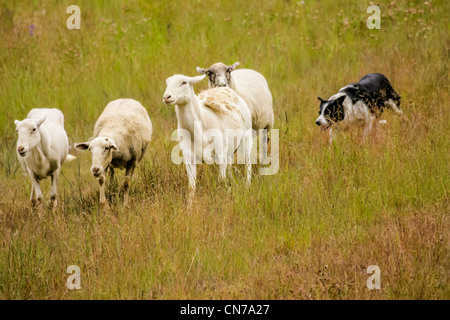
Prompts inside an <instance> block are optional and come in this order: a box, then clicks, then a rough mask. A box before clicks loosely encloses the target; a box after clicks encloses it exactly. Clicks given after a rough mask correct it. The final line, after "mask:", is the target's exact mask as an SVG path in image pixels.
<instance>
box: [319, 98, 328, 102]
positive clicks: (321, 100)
mask: <svg viewBox="0 0 450 320" xmlns="http://www.w3.org/2000/svg"><path fill="white" fill-rule="evenodd" d="M317 99H319V100H320V102H327V100H323V99H322V98H321V97H317Z"/></svg>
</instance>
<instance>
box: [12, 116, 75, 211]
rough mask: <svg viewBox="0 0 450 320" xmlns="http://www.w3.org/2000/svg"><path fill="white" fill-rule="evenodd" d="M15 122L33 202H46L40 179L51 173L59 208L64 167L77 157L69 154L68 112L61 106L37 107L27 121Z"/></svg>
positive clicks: (52, 197) (53, 196)
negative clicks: (65, 121)
mask: <svg viewBox="0 0 450 320" xmlns="http://www.w3.org/2000/svg"><path fill="white" fill-rule="evenodd" d="M14 123H15V125H16V131H17V133H18V135H19V138H18V141H17V150H16V151H17V157H18V159H19V162H20V165H21V166H22V168H23V169H24V170H25V172H27V173H28V175H29V176H30V178H31V183H32V186H31V197H30V198H31V202H32V205H33V206H37V205H41V204H42V200H43V194H42V191H41V187H40V185H39V180H43V179H47V178H48V177H49V176H50V177H51V179H52V183H51V189H50V205H51V206H52V207H53V208H54V209H55V208H56V206H57V204H58V200H57V194H58V178H59V173H60V170H61V166H62V164H63V163H64V161H66V160H68V161H70V160H73V159H74V158H75V157H73V156H71V155H69V154H68V153H69V139H68V137H67V133H66V131H65V130H64V115H63V113H62V112H61V111H60V110H58V109H46V108H42V109H33V110H31V111H30V112H29V113H28V116H27V118H26V119H25V120H22V121H19V120H15V121H14Z"/></svg>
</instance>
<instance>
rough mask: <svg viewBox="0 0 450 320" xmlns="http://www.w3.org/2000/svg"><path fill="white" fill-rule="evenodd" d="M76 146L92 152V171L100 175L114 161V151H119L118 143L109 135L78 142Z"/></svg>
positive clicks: (95, 174) (97, 175)
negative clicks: (108, 136)
mask: <svg viewBox="0 0 450 320" xmlns="http://www.w3.org/2000/svg"><path fill="white" fill-rule="evenodd" d="M75 148H76V149H79V150H88V149H89V151H90V152H91V154H92V166H91V173H92V174H93V175H94V176H95V177H97V178H98V177H100V176H101V175H102V174H103V172H104V171H105V170H106V168H108V166H109V164H110V163H111V161H112V156H113V151H119V148H117V146H116V143H115V142H114V141H113V140H112V139H111V138H107V137H97V138H95V139H93V140H91V141H88V142H81V143H76V144H75Z"/></svg>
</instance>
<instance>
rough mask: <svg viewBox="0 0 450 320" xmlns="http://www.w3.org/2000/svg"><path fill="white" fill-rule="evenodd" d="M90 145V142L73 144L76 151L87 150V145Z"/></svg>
mask: <svg viewBox="0 0 450 320" xmlns="http://www.w3.org/2000/svg"><path fill="white" fill-rule="evenodd" d="M90 144H91V142H90V141H89V142H80V143H75V149H78V150H86V149H88V148H89V145H90Z"/></svg>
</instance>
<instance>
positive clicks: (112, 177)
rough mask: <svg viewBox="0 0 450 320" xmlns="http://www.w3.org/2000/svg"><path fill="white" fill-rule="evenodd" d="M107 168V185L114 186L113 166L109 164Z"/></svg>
mask: <svg viewBox="0 0 450 320" xmlns="http://www.w3.org/2000/svg"><path fill="white" fill-rule="evenodd" d="M108 168H109V185H110V186H111V187H112V186H115V176H114V168H112V167H111V166H109V167H108Z"/></svg>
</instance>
